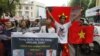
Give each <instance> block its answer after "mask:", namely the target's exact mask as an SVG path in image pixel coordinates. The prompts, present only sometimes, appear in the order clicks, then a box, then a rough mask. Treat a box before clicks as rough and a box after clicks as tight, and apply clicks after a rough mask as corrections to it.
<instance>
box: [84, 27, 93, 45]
mask: <svg viewBox="0 0 100 56" xmlns="http://www.w3.org/2000/svg"><path fill="white" fill-rule="evenodd" d="M83 29H84V32H85V39H84V40H83V43H85V44H88V43H92V42H93V33H94V27H93V26H85V27H84V28H83Z"/></svg>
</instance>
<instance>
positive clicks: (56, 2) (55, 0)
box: [28, 0, 70, 6]
mask: <svg viewBox="0 0 100 56" xmlns="http://www.w3.org/2000/svg"><path fill="white" fill-rule="evenodd" d="M28 1H37V2H40V3H43V4H45V6H62V5H67V4H68V2H69V1H70V0H28Z"/></svg>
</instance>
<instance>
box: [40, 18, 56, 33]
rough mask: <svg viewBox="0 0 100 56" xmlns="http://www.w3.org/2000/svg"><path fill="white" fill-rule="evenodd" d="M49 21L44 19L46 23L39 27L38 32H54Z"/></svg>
mask: <svg viewBox="0 0 100 56" xmlns="http://www.w3.org/2000/svg"><path fill="white" fill-rule="evenodd" d="M51 23H52V20H51V19H46V25H45V26H42V27H41V30H40V33H55V29H54V28H53V27H52V25H51Z"/></svg>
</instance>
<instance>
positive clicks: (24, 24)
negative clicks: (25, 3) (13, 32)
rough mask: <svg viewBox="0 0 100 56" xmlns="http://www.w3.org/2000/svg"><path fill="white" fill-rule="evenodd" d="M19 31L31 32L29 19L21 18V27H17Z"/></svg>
mask: <svg viewBox="0 0 100 56" xmlns="http://www.w3.org/2000/svg"><path fill="white" fill-rule="evenodd" d="M17 31H18V32H23V33H25V32H29V21H27V20H21V21H20V22H19V28H18V29H17Z"/></svg>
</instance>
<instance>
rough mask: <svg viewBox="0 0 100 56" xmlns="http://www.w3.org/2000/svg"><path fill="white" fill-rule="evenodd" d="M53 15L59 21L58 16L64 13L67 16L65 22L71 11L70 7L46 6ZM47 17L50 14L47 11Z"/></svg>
mask: <svg viewBox="0 0 100 56" xmlns="http://www.w3.org/2000/svg"><path fill="white" fill-rule="evenodd" d="M47 8H48V9H49V11H50V13H51V14H52V16H53V17H54V19H55V20H56V21H57V22H59V16H60V15H62V14H64V15H65V16H67V19H66V22H68V21H69V20H70V12H71V7H47ZM47 18H50V16H49V15H48V13H47Z"/></svg>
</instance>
